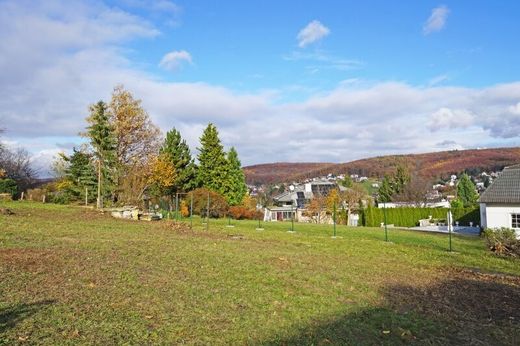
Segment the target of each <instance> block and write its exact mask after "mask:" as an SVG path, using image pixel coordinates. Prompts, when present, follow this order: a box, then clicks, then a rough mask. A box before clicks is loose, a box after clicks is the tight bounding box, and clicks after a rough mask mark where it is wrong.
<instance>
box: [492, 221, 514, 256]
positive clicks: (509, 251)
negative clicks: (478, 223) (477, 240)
mask: <svg viewBox="0 0 520 346" xmlns="http://www.w3.org/2000/svg"><path fill="white" fill-rule="evenodd" d="M484 236H485V237H486V243H487V246H488V248H489V249H490V250H491V251H493V252H494V253H496V254H497V255H499V256H511V257H520V240H519V239H517V238H516V233H515V231H514V230H512V229H510V228H505V227H502V228H494V229H491V228H487V229H486V230H485V231H484Z"/></svg>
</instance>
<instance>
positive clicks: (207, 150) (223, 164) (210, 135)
mask: <svg viewBox="0 0 520 346" xmlns="http://www.w3.org/2000/svg"><path fill="white" fill-rule="evenodd" d="M200 144H201V147H200V148H197V149H198V150H199V155H198V156H197V158H198V160H199V168H198V171H197V179H198V182H199V184H200V186H203V187H205V188H207V189H210V190H213V191H215V192H218V193H220V194H224V193H225V186H226V179H227V176H228V174H227V168H228V164H227V160H226V155H225V152H224V148H223V146H222V144H221V142H220V138H219V137H218V131H217V128H216V127H215V125H213V124H211V123H210V124H208V126H207V127H206V129H205V130H204V132H203V133H202V136H201V137H200Z"/></svg>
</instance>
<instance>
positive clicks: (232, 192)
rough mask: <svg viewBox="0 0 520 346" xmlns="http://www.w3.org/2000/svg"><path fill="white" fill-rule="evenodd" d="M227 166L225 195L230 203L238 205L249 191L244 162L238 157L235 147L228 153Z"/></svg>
mask: <svg viewBox="0 0 520 346" xmlns="http://www.w3.org/2000/svg"><path fill="white" fill-rule="evenodd" d="M227 166H228V167H227V169H226V172H227V177H226V180H225V185H226V186H225V192H224V196H225V197H226V199H227V201H228V203H229V205H238V204H240V203H242V200H243V199H244V196H245V195H246V193H247V186H246V178H245V175H244V171H243V170H242V164H241V163H240V160H239V158H238V153H237V151H236V150H235V148H233V147H232V148H231V149H230V150H229V153H228V155H227Z"/></svg>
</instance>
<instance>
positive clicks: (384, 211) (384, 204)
mask: <svg viewBox="0 0 520 346" xmlns="http://www.w3.org/2000/svg"><path fill="white" fill-rule="evenodd" d="M383 218H384V221H385V241H386V242H388V229H387V227H386V202H383Z"/></svg>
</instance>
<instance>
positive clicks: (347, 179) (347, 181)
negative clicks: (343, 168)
mask: <svg viewBox="0 0 520 346" xmlns="http://www.w3.org/2000/svg"><path fill="white" fill-rule="evenodd" d="M339 184H340V185H341V186H344V187H352V178H351V177H350V175H348V174H345V178H343V179H341V180H340V181H339Z"/></svg>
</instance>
